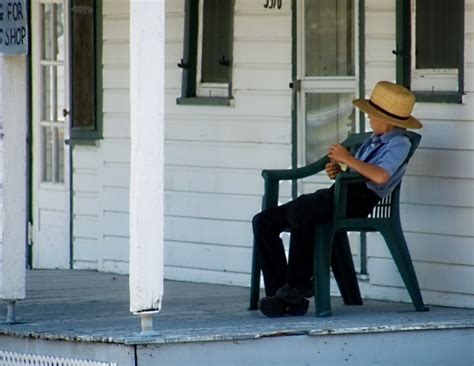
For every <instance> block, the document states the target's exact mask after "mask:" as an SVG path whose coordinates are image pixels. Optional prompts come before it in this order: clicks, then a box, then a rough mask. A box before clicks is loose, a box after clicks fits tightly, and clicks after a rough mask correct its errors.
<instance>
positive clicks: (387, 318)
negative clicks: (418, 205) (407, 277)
mask: <svg viewBox="0 0 474 366" xmlns="http://www.w3.org/2000/svg"><path fill="white" fill-rule="evenodd" d="M128 288H129V287H128V276H123V275H116V274H107V273H98V272H90V271H49V270H48V271H29V272H27V279H26V291H27V295H26V299H25V300H23V301H20V302H19V303H18V304H17V318H18V320H19V323H18V324H6V323H4V322H3V319H4V315H5V314H6V305H5V304H0V314H2V318H0V365H3V364H6V363H2V357H4V359H3V361H4V360H5V359H6V358H7V356H8V355H9V356H8V357H17V360H21V361H17V362H18V363H17V364H18V365H27V364H28V365H43V363H28V362H31V360H34V359H36V358H38V355H42V356H49V357H50V359H51V360H53V359H54V360H59V359H58V357H59V358H62V362H63V363H57V364H58V365H59V364H60V365H64V366H67V365H90V364H88V363H86V362H85V361H86V360H89V361H96V362H99V363H97V365H140V366H141V365H182V364H186V365H224V364H225V365H228V364H232V365H233V364H238V365H256V364H259V365H260V364H272V365H279V364H281V365H317V364H322V365H341V364H344V363H346V362H347V363H349V362H350V363H351V364H355V365H359V364H360V365H368V364H384V365H392V364H393V365H397V364H403V365H413V364H416V365H427V364H429V365H471V362H472V360H473V359H474V317H473V315H474V310H470V309H459V308H446V307H438V306H431V311H429V312H426V313H417V312H415V311H414V309H413V306H412V305H411V304H404V303H391V302H382V301H373V300H367V301H365V304H364V306H362V307H360V306H357V307H350V306H345V305H343V304H342V301H341V299H340V298H334V299H333V306H334V316H333V317H331V318H315V317H314V316H313V304H311V306H310V311H309V312H308V314H307V315H306V316H304V317H291V318H290V317H288V318H281V319H268V318H265V317H263V316H262V315H261V314H260V313H259V312H256V311H252V312H250V311H247V310H246V308H247V305H248V292H249V291H248V288H244V287H235V286H220V285H208V284H197V283H184V282H174V281H166V282H165V296H164V300H163V301H164V303H163V308H162V311H161V312H160V313H159V314H157V315H155V317H154V322H155V326H154V329H155V331H154V332H152V333H149V334H141V333H140V329H141V328H140V322H139V318H138V317H137V316H134V315H132V314H131V313H130V311H129V293H128V292H129V290H128ZM2 322H3V323H2ZM8 352H10V353H8ZM21 357H23V358H21ZM38 359H39V358H38ZM77 360H82V361H84V362H83V363H77V362H78V361H77ZM68 362H69V363H68ZM73 362H76V363H73ZM44 365H46V363H44Z"/></svg>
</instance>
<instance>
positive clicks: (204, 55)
mask: <svg viewBox="0 0 474 366" xmlns="http://www.w3.org/2000/svg"><path fill="white" fill-rule="evenodd" d="M233 17H234V0H186V1H185V19H184V44H183V58H182V59H181V61H180V62H179V63H178V67H180V68H181V69H182V87H181V97H180V98H178V99H177V103H178V104H198V105H199V104H203V105H231V103H232V102H231V101H232V99H233V97H232V48H233Z"/></svg>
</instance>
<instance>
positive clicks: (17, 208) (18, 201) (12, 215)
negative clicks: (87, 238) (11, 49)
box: [0, 56, 27, 320]
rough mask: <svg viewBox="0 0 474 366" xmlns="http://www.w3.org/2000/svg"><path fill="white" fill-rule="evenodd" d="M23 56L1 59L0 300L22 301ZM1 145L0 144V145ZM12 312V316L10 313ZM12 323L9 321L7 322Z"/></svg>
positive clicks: (24, 203) (24, 228) (24, 193)
mask: <svg viewBox="0 0 474 366" xmlns="http://www.w3.org/2000/svg"><path fill="white" fill-rule="evenodd" d="M26 70H27V69H26V57H25V56H7V57H3V58H2V65H1V72H2V88H1V89H2V93H1V98H2V103H1V105H2V109H3V110H2V115H3V116H2V120H3V143H2V144H3V154H2V156H0V159H2V160H3V161H2V164H0V166H2V172H1V173H0V178H1V179H0V182H2V181H3V182H2V186H3V189H0V194H2V197H1V199H0V201H2V202H3V205H2V212H1V219H0V299H3V300H7V301H9V302H10V307H9V310H11V311H10V312H9V313H10V314H14V308H12V306H13V304H14V302H15V301H16V300H21V299H24V298H25V272H26V270H25V268H26V231H27V211H26V206H27V143H26V141H27V140H26V139H27V98H26V96H27V89H26V75H27V74H26ZM0 130H1V128H0ZM0 143H1V142H0ZM12 312H13V313H12ZM10 320H12V319H10Z"/></svg>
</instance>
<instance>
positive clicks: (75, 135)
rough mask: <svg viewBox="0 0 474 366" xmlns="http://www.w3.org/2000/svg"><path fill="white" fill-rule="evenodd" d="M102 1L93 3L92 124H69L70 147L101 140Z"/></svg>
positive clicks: (72, 78)
mask: <svg viewBox="0 0 474 366" xmlns="http://www.w3.org/2000/svg"><path fill="white" fill-rule="evenodd" d="M72 8H73V7H72V6H71V7H70V10H69V11H70V19H71V32H70V36H69V37H70V42H69V44H70V46H69V47H70V54H71V61H70V62H71V71H70V80H71V83H70V94H69V95H70V98H71V99H70V105H71V111H70V112H69V113H70V118H73V116H74V113H73V111H74V108H75V107H76V106H75V104H76V103H75V102H74V85H73V83H74V76H73V75H74V74H73V70H72V69H73V68H74V60H73V47H74V45H73V42H74V40H73V34H74V32H73V27H74V24H73V22H74V14H73V9H72ZM102 10H103V0H95V1H94V8H93V11H94V15H93V20H94V78H93V80H94V81H93V82H94V86H93V90H94V93H95V95H94V107H93V109H94V111H93V113H94V124H93V126H90V127H89V126H88V127H75V126H74V125H73V124H72V123H70V140H69V141H67V143H69V144H71V145H97V141H98V140H101V139H102V138H103V135H102V133H103V110H102V105H103V102H102V98H103V96H102V85H103V73H102V34H103V18H102Z"/></svg>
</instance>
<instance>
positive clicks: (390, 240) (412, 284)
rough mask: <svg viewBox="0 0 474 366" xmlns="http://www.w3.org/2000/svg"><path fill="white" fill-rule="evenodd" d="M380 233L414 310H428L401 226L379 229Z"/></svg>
mask: <svg viewBox="0 0 474 366" xmlns="http://www.w3.org/2000/svg"><path fill="white" fill-rule="evenodd" d="M381 233H382V235H383V237H384V239H385V242H386V243H387V246H388V248H389V250H390V253H391V254H392V257H393V260H394V261H395V264H396V265H397V268H398V271H399V272H400V275H401V276H402V279H403V282H404V283H405V287H406V288H407V290H408V293H409V294H410V297H411V300H412V301H413V305H414V306H415V309H416V311H428V310H429V308H428V307H426V306H425V305H424V303H423V298H422V296H421V292H420V286H419V284H418V280H417V278H416V273H415V268H414V267H413V263H412V260H411V256H410V252H409V251H408V246H407V243H406V240H405V236H404V235H403V231H402V228H401V227H395V228H394V227H390V228H387V229H384V230H381Z"/></svg>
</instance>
